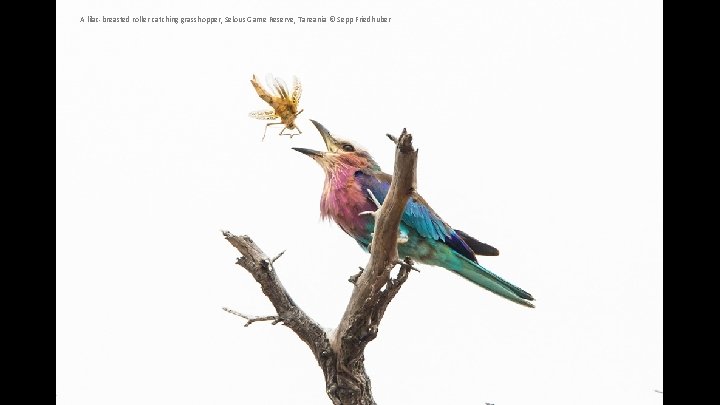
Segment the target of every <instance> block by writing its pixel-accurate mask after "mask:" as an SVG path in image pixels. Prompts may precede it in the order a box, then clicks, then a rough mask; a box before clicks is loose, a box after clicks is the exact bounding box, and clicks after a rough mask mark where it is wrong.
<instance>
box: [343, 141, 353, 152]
mask: <svg viewBox="0 0 720 405" xmlns="http://www.w3.org/2000/svg"><path fill="white" fill-rule="evenodd" d="M342 148H343V150H344V151H345V152H355V148H353V146H352V145H350V144H349V143H346V144H344V145H343V146H342Z"/></svg>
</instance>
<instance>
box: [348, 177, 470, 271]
mask: <svg viewBox="0 0 720 405" xmlns="http://www.w3.org/2000/svg"><path fill="white" fill-rule="evenodd" d="M381 174H382V175H384V176H383V177H387V179H381V178H379V176H378V175H375V174H374V173H367V172H365V171H362V170H358V171H357V172H355V179H356V180H357V181H358V183H359V184H360V186H361V187H362V189H363V192H365V193H367V190H370V191H372V193H373V195H375V198H377V199H378V201H379V202H380V203H381V204H382V203H383V202H385V197H386V196H387V193H388V190H389V189H390V179H391V177H390V175H386V174H385V173H381ZM418 197H419V196H418ZM367 198H368V200H371V201H372V199H371V198H370V195H369V194H368V195H367ZM402 222H403V223H405V225H407V226H409V227H410V228H413V229H415V231H417V232H418V233H419V234H420V236H422V237H424V238H429V239H433V240H438V241H441V242H443V243H445V244H446V245H448V246H450V247H451V248H452V249H453V250H455V251H456V252H458V253H459V254H461V255H463V256H465V257H466V258H468V259H470V260H472V261H474V262H476V263H477V259H476V258H475V254H474V253H473V251H472V249H470V247H469V246H468V245H467V243H465V241H464V240H463V239H462V238H461V237H460V236H459V235H458V234H457V233H456V232H455V230H454V229H453V228H452V227H450V226H449V225H447V224H446V223H445V222H444V221H443V220H442V218H440V216H438V215H437V214H436V213H435V211H433V210H432V208H430V207H429V206H428V205H427V204H426V203H425V202H424V201H420V200H418V199H415V198H412V197H411V198H410V199H409V200H408V202H407V205H406V206H405V211H404V212H403V217H402Z"/></svg>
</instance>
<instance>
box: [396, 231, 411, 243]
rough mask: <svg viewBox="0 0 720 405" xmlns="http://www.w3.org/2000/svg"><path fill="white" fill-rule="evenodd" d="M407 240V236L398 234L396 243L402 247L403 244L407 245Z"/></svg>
mask: <svg viewBox="0 0 720 405" xmlns="http://www.w3.org/2000/svg"><path fill="white" fill-rule="evenodd" d="M408 240H410V238H409V237H408V236H407V234H404V233H402V232H400V234H399V235H398V238H397V243H398V244H399V245H402V244H403V243H407V241H408Z"/></svg>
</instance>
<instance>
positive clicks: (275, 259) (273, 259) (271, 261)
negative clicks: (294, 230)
mask: <svg viewBox="0 0 720 405" xmlns="http://www.w3.org/2000/svg"><path fill="white" fill-rule="evenodd" d="M284 254H285V251H284V250H283V251H282V252H280V253H278V254H277V256H275V257H273V258H272V260H270V264H275V262H276V261H277V259H279V258H281V257H282V255H284Z"/></svg>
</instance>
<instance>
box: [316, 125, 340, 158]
mask: <svg viewBox="0 0 720 405" xmlns="http://www.w3.org/2000/svg"><path fill="white" fill-rule="evenodd" d="M310 122H312V123H313V125H315V128H317V130H318V132H320V136H322V138H323V141H325V147H326V148H327V150H328V152H333V153H337V152H338V151H340V144H339V142H338V141H337V139H335V138H333V136H332V135H330V131H328V130H327V128H325V127H324V126H323V125H322V124H321V123H319V122H317V121H315V120H312V119H311V120H310Z"/></svg>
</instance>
